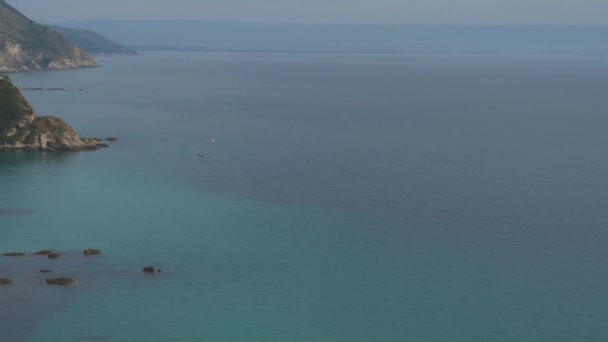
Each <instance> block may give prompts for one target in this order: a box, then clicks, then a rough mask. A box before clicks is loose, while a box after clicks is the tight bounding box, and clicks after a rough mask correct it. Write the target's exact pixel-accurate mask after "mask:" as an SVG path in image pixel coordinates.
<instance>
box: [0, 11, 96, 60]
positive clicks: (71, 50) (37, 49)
mask: <svg viewBox="0 0 608 342" xmlns="http://www.w3.org/2000/svg"><path fill="white" fill-rule="evenodd" d="M96 65H97V62H96V61H95V58H93V56H91V55H90V54H88V53H87V52H85V51H84V50H83V49H81V48H80V47H78V46H76V45H74V44H72V43H71V42H70V41H69V40H68V39H66V38H65V37H64V36H62V35H61V34H59V33H58V32H56V31H54V30H53V29H51V28H50V27H47V26H44V25H40V24H38V23H36V22H34V21H32V20H30V19H28V18H27V17H26V16H24V15H23V14H21V13H19V12H18V11H17V10H16V9H15V8H13V7H12V6H10V5H9V4H8V3H6V1H5V0H0V72H21V71H36V70H58V69H71V68H83V67H94V66H96Z"/></svg>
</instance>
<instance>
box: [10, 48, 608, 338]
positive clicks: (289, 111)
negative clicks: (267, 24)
mask: <svg viewBox="0 0 608 342" xmlns="http://www.w3.org/2000/svg"><path fill="white" fill-rule="evenodd" d="M98 59H99V62H100V63H101V64H102V65H103V67H101V68H94V69H80V70H70V71H61V72H41V73H26V74H15V75H11V78H12V80H13V82H14V83H16V84H17V85H20V86H30V87H45V88H46V87H62V88H66V89H68V90H67V91H65V92H49V91H43V92H36V91H24V95H25V96H26V97H27V99H28V100H29V101H30V102H31V103H32V105H33V106H34V107H35V109H36V110H37V112H38V114H39V115H50V114H52V115H57V116H60V117H62V118H64V119H65V120H66V121H68V122H69V123H70V124H72V125H73V126H74V127H75V128H76V129H77V131H79V132H80V133H81V135H83V136H96V137H106V136H116V137H118V138H119V140H118V141H117V142H114V143H110V145H111V147H110V148H108V149H104V150H100V151H95V152H79V153H32V152H29V153H26V152H6V153H0V189H2V194H3V195H2V196H0V208H24V209H31V210H34V212H33V213H30V214H22V215H1V216H0V237H1V238H0V252H5V251H6V252H10V251H25V252H33V251H35V250H39V249H44V248H55V249H57V250H60V251H62V252H64V253H65V255H64V257H62V258H60V259H57V260H46V259H44V258H42V259H40V258H36V257H32V256H27V257H24V258H21V259H14V258H7V257H3V258H0V276H11V277H13V278H14V279H15V281H16V282H15V284H13V285H10V286H8V287H3V288H0V301H1V302H2V303H3V305H4V306H6V307H8V308H11V311H8V312H6V313H2V314H0V339H2V340H7V341H21V340H23V341H39V340H51V339H61V340H64V341H87V340H109V341H134V340H140V341H604V340H607V339H608V323H606V322H608V291H607V290H608V288H607V287H608V271H607V270H608V267H607V266H608V249H606V247H605V246H606V245H607V242H608V231H607V229H606V228H607V227H608V211H606V203H608V192H606V189H607V188H608V178H607V177H606V175H608V153H607V146H608V134H606V132H605V131H606V128H605V127H606V126H607V125H608V118H607V117H606V114H607V113H608V101H606V96H605V95H604V93H605V88H606V85H607V84H608V68H607V67H608V61H607V60H605V59H599V58H579V57H577V58H574V57H573V58H569V57H559V58H558V57H550V56H536V57H471V56H450V57H448V56H446V57H438V56H435V57H425V56H416V57H411V56H397V55H373V56H372V55H329V54H325V55H315V54H254V53H252V54H246V53H241V54H221V53H215V54H214V53H209V54H205V53H170V52H162V53H156V52H155V53H145V54H144V55H142V56H135V57H131V56H129V57H119V56H102V57H98ZM79 88H82V89H83V91H78V89H79ZM211 138H214V139H216V142H215V143H209V142H207V140H208V139H211ZM198 153H201V154H205V155H208V156H209V159H208V160H203V159H200V158H198V157H197V154H198ZM88 247H96V248H101V249H103V250H104V252H105V253H104V254H103V255H102V256H100V257H94V258H84V257H83V256H81V254H80V253H79V251H81V250H82V249H84V248H88ZM148 264H154V265H155V266H157V267H160V268H163V269H165V270H167V272H165V273H162V274H157V275H155V276H146V275H144V274H141V272H139V269H141V267H143V266H145V265H148ZM40 268H53V269H55V270H56V273H57V274H58V275H59V274H65V275H69V276H73V277H75V278H76V279H77V280H78V282H77V283H76V284H75V285H74V286H72V287H69V288H53V287H49V286H47V285H46V284H43V283H41V280H42V279H44V276H42V275H40V274H39V273H38V272H37V270H38V269H40Z"/></svg>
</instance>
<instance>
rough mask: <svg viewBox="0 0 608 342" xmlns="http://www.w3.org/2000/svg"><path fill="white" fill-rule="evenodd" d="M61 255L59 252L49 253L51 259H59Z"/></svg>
mask: <svg viewBox="0 0 608 342" xmlns="http://www.w3.org/2000/svg"><path fill="white" fill-rule="evenodd" d="M60 256H61V254H59V253H51V254H49V255H48V257H49V259H57V258H59V257H60Z"/></svg>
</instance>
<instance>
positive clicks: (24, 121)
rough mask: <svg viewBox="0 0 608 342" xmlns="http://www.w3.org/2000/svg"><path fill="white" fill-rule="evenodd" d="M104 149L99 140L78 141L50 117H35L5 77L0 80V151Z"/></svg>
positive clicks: (58, 121)
mask: <svg viewBox="0 0 608 342" xmlns="http://www.w3.org/2000/svg"><path fill="white" fill-rule="evenodd" d="M100 147H107V145H105V144H103V143H102V142H101V140H100V139H95V138H80V137H79V136H78V134H77V133H76V132H75V131H74V129H72V127H71V126H70V125H68V124H67V123H65V122H64V121H63V120H61V119H59V118H56V117H53V116H43V117H37V116H36V112H35V111H34V109H33V108H32V107H31V106H30V104H29V103H28V102H27V100H26V99H25V98H24V97H23V95H21V93H20V92H19V89H17V87H15V86H14V85H13V84H12V82H11V81H10V79H9V78H8V76H0V150H15V149H23V150H40V151H78V150H96V149H98V148H100Z"/></svg>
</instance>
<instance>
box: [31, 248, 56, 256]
mask: <svg viewBox="0 0 608 342" xmlns="http://www.w3.org/2000/svg"><path fill="white" fill-rule="evenodd" d="M51 253H53V251H52V250H50V249H45V250H42V251H38V252H36V253H34V254H35V255H49V254H51Z"/></svg>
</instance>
